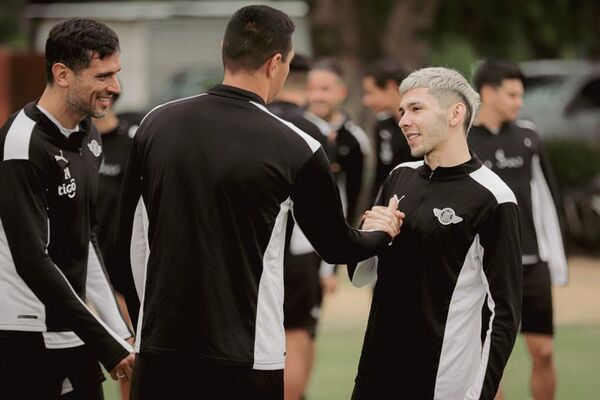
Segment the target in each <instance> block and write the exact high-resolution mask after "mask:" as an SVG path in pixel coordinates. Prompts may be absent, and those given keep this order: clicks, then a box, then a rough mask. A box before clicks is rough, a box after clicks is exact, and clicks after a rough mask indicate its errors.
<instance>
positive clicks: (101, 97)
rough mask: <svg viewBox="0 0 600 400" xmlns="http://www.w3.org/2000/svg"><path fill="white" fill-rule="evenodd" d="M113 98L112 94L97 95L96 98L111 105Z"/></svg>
mask: <svg viewBox="0 0 600 400" xmlns="http://www.w3.org/2000/svg"><path fill="white" fill-rule="evenodd" d="M111 99H112V95H111V96H97V97H96V100H98V101H99V102H101V103H106V104H109V105H110V100H111Z"/></svg>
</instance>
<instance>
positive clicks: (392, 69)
mask: <svg viewBox="0 0 600 400" xmlns="http://www.w3.org/2000/svg"><path fill="white" fill-rule="evenodd" d="M362 76H363V78H366V77H371V78H373V80H374V81H375V85H376V86H377V87H379V88H380V89H383V88H385V86H386V84H387V83H388V82H389V81H393V82H396V83H397V84H398V85H400V83H401V82H402V80H404V78H406V76H407V74H406V70H405V69H404V67H403V66H402V64H400V63H399V62H398V61H396V60H391V59H380V60H377V61H375V62H373V63H371V64H369V65H368V66H367V67H366V68H365V69H364V71H363V74H362Z"/></svg>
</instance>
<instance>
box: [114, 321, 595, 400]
mask: <svg viewBox="0 0 600 400" xmlns="http://www.w3.org/2000/svg"><path fill="white" fill-rule="evenodd" d="M362 335H363V328H362V327H343V328H334V327H324V329H323V331H322V332H321V334H320V336H319V338H318V344H317V345H318V353H317V360H316V365H315V370H314V371H313V376H312V381H311V386H310V390H309V396H308V399H310V400H347V399H349V398H350V394H351V393H352V385H353V380H354V375H355V373H356V366H357V365H358V357H359V355H360V347H361V343H362ZM556 353H557V355H556V361H557V365H558V373H559V390H558V396H557V399H559V400H560V399H563V400H588V399H589V400H593V399H598V398H599V397H600V395H599V393H600V375H599V372H600V326H590V327H560V328H558V330H557V336H556ZM529 367H530V365H529V359H528V356H527V354H526V349H525V346H524V343H523V340H522V338H519V340H518V341H517V345H516V346H515V350H514V351H513V354H512V357H511V359H510V361H509V365H508V367H507V369H506V370H505V377H504V385H505V399H506V400H525V399H529V398H530V396H529V387H528V385H529V384H528V380H529ZM105 394H106V399H107V400H117V399H118V395H117V391H116V385H115V384H114V383H112V381H107V384H106V385H105Z"/></svg>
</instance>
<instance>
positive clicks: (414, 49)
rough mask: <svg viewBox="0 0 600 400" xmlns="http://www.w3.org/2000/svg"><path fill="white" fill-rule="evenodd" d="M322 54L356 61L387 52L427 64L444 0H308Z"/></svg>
mask: <svg viewBox="0 0 600 400" xmlns="http://www.w3.org/2000/svg"><path fill="white" fill-rule="evenodd" d="M307 2H308V4H309V6H310V10H311V11H310V20H311V23H312V29H313V43H314V48H315V54H316V55H317V56H322V55H331V56H338V57H340V58H341V59H344V60H346V62H350V63H352V64H362V63H367V62H370V61H373V60H374V59H376V58H378V57H381V56H390V57H392V56H393V57H396V58H399V59H400V60H402V61H403V62H404V63H405V64H406V66H407V67H410V68H414V67H417V66H419V65H422V64H423V63H424V62H425V61H426V59H427V56H428V53H429V33H430V30H431V25H432V23H433V18H434V16H435V12H436V9H437V5H438V0H396V1H394V0H371V1H368V2H366V1H363V0H307Z"/></svg>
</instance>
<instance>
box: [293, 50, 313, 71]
mask: <svg viewBox="0 0 600 400" xmlns="http://www.w3.org/2000/svg"><path fill="white" fill-rule="evenodd" d="M310 66H311V60H310V58H308V57H307V56H305V55H304V54H299V53H296V54H295V55H294V58H293V59H292V62H291V63H290V72H303V73H305V72H308V71H309V70H310Z"/></svg>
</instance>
